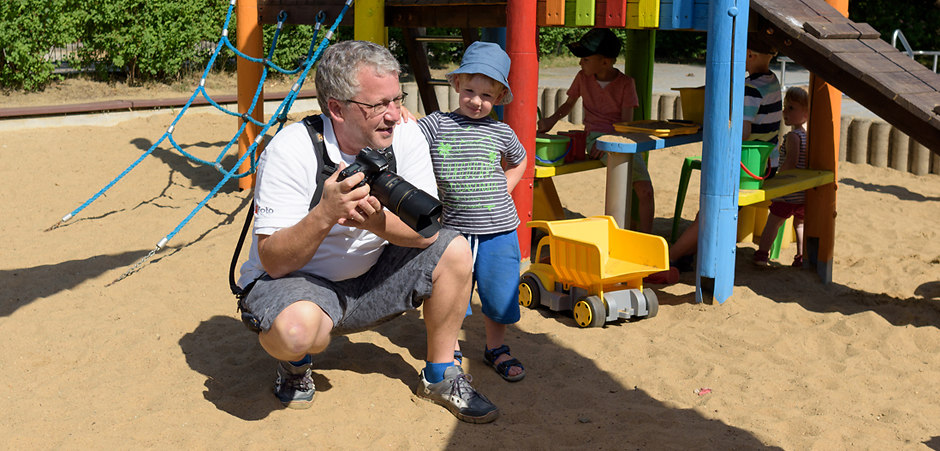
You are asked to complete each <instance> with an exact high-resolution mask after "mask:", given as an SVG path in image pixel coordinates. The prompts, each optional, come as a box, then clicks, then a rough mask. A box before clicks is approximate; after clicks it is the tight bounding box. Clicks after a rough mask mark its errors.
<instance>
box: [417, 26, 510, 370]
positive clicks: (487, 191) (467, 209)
mask: <svg viewBox="0 0 940 451" xmlns="http://www.w3.org/2000/svg"><path fill="white" fill-rule="evenodd" d="M509 67H510V61H509V55H507V54H506V52H505V51H503V49H501V48H500V47H499V45H497V44H493V43H489V42H474V43H473V44H471V45H470V46H469V47H467V51H466V52H465V53H464V56H463V61H461V63H460V67H459V68H458V69H457V70H455V71H453V72H451V73H449V74H447V80H448V81H449V82H450V84H451V85H452V86H453V87H454V89H455V90H456V91H457V95H458V108H457V110H456V111H453V112H449V113H444V112H440V111H435V112H434V113H432V114H430V115H428V116H426V117H423V118H421V119H420V120H419V121H418V126H419V127H420V128H421V131H422V132H424V136H425V138H426V139H427V140H428V144H429V147H430V150H431V163H432V164H433V166H434V174H435V176H436V177H437V188H438V193H439V195H440V199H441V203H442V204H443V205H444V211H443V214H442V216H441V223H442V224H443V225H444V227H445V228H450V229H455V230H457V231H459V232H461V233H462V234H463V235H464V236H466V237H467V240H468V241H469V242H470V246H471V248H472V249H473V260H474V261H473V280H474V282H475V283H476V287H477V293H478V294H479V295H480V302H481V303H482V304H483V315H484V322H485V326H486V347H485V348H484V350H483V360H484V361H485V362H486V363H487V364H488V365H490V366H491V367H493V369H495V370H496V372H497V373H499V375H500V376H501V377H502V378H503V379H505V380H507V381H510V382H516V381H519V380H522V378H523V377H525V368H524V367H523V366H522V363H520V362H519V360H517V359H515V358H513V357H512V356H511V355H510V354H509V346H506V344H505V342H504V341H505V337H506V326H507V325H508V324H513V323H516V322H517V321H519V317H520V312H519V302H518V295H519V291H518V290H519V262H520V261H521V260H522V256H521V253H520V251H519V239H518V237H517V235H516V228H517V227H518V226H519V215H518V213H517V212H516V207H515V204H514V203H513V201H512V197H511V196H510V193H511V192H512V190H513V189H514V188H515V187H516V184H517V183H519V180H521V179H522V175H523V172H525V167H526V165H525V157H526V153H525V148H523V147H522V144H521V143H520V142H519V138H517V137H516V134H515V132H513V130H512V129H511V128H509V126H508V125H506V124H505V123H503V122H499V121H497V120H494V119H492V118H490V112H491V111H492V110H493V107H494V106H496V105H502V104H506V103H509V102H510V101H511V100H512V91H511V90H510V89H509V81H507V77H508V76H509ZM467 313H468V314H469V313H470V309H469V308H468V309H467ZM455 349H457V350H456V351H455V352H454V359H455V360H457V361H460V360H461V359H462V354H460V351H459V344H455Z"/></svg>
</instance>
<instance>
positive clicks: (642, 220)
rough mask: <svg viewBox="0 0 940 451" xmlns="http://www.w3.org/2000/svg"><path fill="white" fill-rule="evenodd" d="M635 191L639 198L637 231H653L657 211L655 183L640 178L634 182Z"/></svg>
mask: <svg viewBox="0 0 940 451" xmlns="http://www.w3.org/2000/svg"><path fill="white" fill-rule="evenodd" d="M633 192H634V193H636V199H637V210H638V212H637V213H638V216H639V218H637V231H639V232H643V233H652V232H653V215H654V213H655V211H656V203H655V198H654V197H653V184H652V183H651V182H650V181H649V180H638V181H636V182H633Z"/></svg>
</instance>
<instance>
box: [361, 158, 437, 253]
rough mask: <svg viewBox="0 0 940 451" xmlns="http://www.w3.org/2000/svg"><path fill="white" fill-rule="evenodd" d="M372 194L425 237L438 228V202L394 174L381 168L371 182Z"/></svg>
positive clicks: (432, 233)
mask: <svg viewBox="0 0 940 451" xmlns="http://www.w3.org/2000/svg"><path fill="white" fill-rule="evenodd" d="M371 191H372V195H373V196H375V197H376V198H377V199H378V200H379V202H381V203H382V205H385V207H386V208H388V209H389V210H391V212H392V213H395V215H397V216H398V217H399V218H401V220H402V221H404V222H405V224H408V226H409V227H411V228H412V229H414V230H415V231H416V232H418V234H420V235H421V236H423V237H425V238H429V237H430V236H432V235H434V234H435V233H437V231H438V230H439V229H440V228H441V224H440V217H441V211H442V207H441V203H440V202H439V201H438V200H437V199H435V198H434V197H432V196H431V195H429V194H428V193H425V192H424V191H421V190H420V189H418V188H416V187H415V186H414V185H412V184H411V183H408V182H407V181H405V179H403V178H401V177H400V176H398V175H397V174H395V173H393V172H390V171H382V172H381V173H379V175H378V176H376V178H375V180H373V181H372V184H371Z"/></svg>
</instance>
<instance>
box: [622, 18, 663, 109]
mask: <svg viewBox="0 0 940 451" xmlns="http://www.w3.org/2000/svg"><path fill="white" fill-rule="evenodd" d="M624 50H625V51H624V54H625V55H626V56H625V57H624V71H623V72H624V73H625V74H627V75H629V76H631V77H633V79H634V80H635V81H636V93H637V96H639V98H640V106H639V107H637V109H636V110H634V112H633V120H635V121H638V120H645V119H652V118H651V117H650V116H651V113H652V111H653V109H652V103H653V55H654V54H655V50H656V30H630V29H628V30H627V42H626V43H624Z"/></svg>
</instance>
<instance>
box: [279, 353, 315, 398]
mask: <svg viewBox="0 0 940 451" xmlns="http://www.w3.org/2000/svg"><path fill="white" fill-rule="evenodd" d="M311 368H313V364H312V363H308V364H306V365H301V366H294V365H291V364H290V363H288V362H278V364H277V379H276V380H275V381H274V395H275V396H277V399H280V400H281V404H284V407H288V408H291V409H306V408H309V407H310V405H311V404H313V394H314V393H316V391H317V389H316V387H314V385H313V375H312V370H311Z"/></svg>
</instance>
